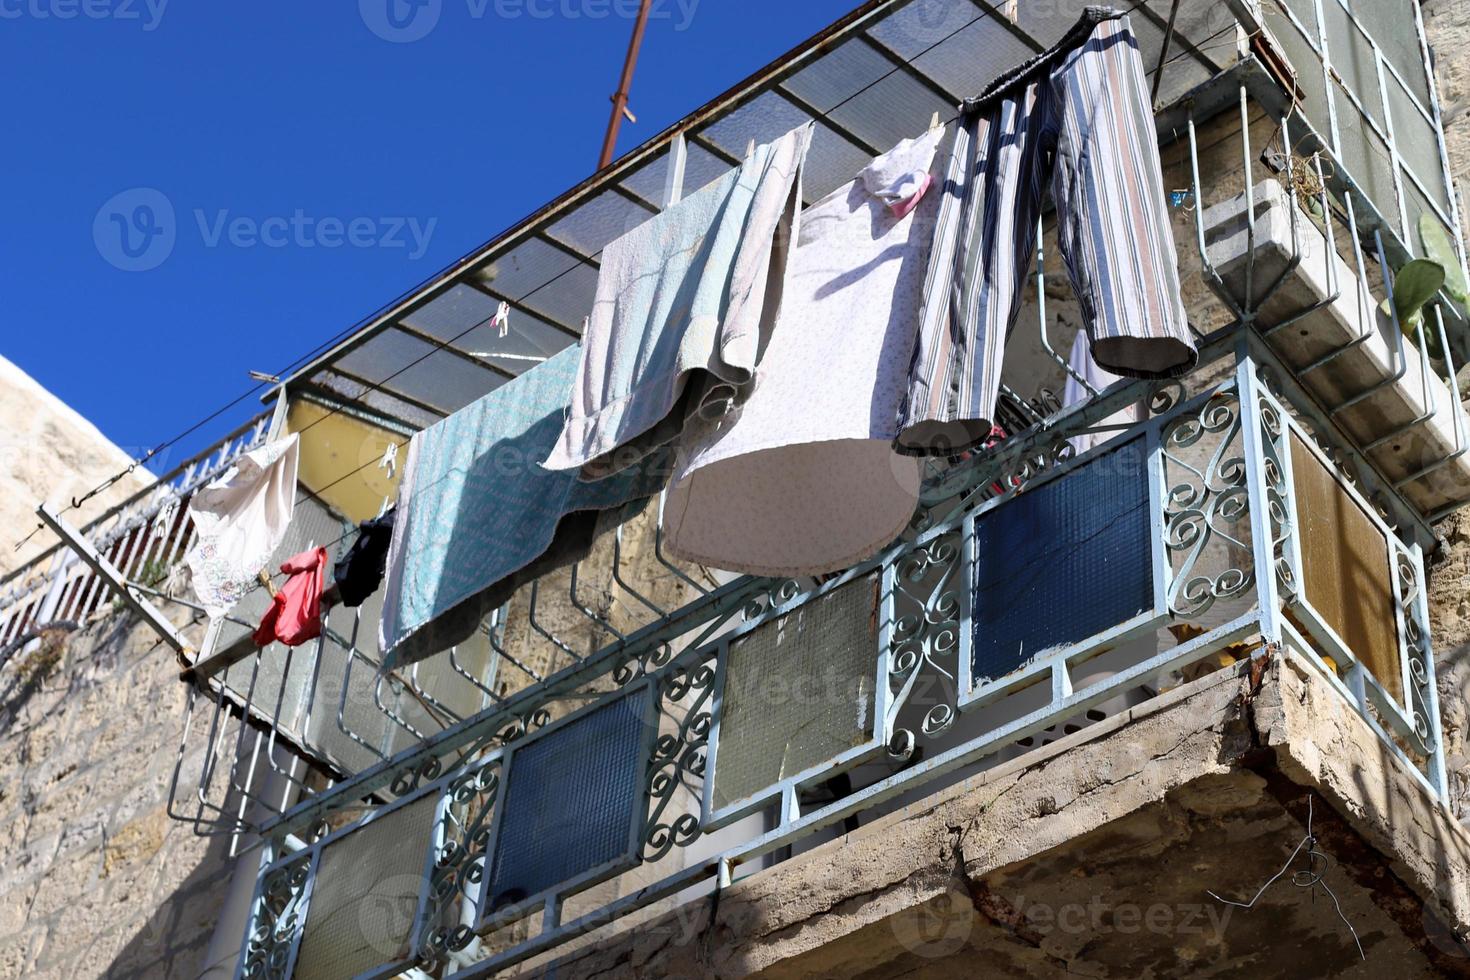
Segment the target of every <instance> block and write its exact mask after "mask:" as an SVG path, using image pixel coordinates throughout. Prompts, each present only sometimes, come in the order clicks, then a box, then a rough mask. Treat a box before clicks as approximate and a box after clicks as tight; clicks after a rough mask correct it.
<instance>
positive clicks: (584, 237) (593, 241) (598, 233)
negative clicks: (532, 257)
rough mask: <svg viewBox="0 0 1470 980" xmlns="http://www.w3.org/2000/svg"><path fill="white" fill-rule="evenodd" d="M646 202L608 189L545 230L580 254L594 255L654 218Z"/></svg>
mask: <svg viewBox="0 0 1470 980" xmlns="http://www.w3.org/2000/svg"><path fill="white" fill-rule="evenodd" d="M654 213H655V212H654V211H651V210H649V207H648V206H646V205H642V204H638V203H637V202H635V201H631V200H629V199H628V198H626V197H624V196H623V195H621V194H619V193H618V192H617V191H613V190H607V191H603V192H602V193H601V194H598V195H597V196H596V197H594V198H592V199H591V200H589V201H588V202H587V203H585V204H583V205H582V206H581V207H579V208H577V210H575V211H573V212H572V213H571V214H569V215H567V216H566V217H565V218H562V219H561V220H560V221H558V222H556V223H555V224H554V225H552V226H551V227H550V228H548V229H547V234H548V235H549V236H551V237H552V238H555V239H556V240H557V241H559V242H562V243H563V244H566V245H570V246H571V247H572V248H574V249H576V250H577V251H579V252H581V253H582V254H583V255H589V256H591V255H596V254H598V253H599V252H601V251H602V249H603V246H604V245H606V244H607V243H608V242H610V241H613V240H614V239H616V238H620V237H622V236H623V235H625V234H626V233H628V232H630V231H632V230H633V229H634V228H637V227H638V226H639V225H641V224H643V222H645V221H647V220H648V219H649V218H651V217H653V215H654Z"/></svg>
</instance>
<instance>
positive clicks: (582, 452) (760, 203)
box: [546, 123, 813, 480]
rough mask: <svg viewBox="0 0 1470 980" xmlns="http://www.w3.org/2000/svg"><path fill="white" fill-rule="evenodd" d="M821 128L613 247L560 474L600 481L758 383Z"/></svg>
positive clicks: (562, 443) (770, 151)
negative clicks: (809, 158)
mask: <svg viewBox="0 0 1470 980" xmlns="http://www.w3.org/2000/svg"><path fill="white" fill-rule="evenodd" d="M812 132H813V124H811V123H808V124H806V125H805V126H801V127H799V128H797V129H794V130H792V131H791V132H789V133H787V134H786V135H785V136H783V137H781V138H780V139H779V140H776V141H775V142H774V143H769V144H766V145H763V146H759V147H757V148H756V149H755V151H754V152H753V153H751V154H750V155H749V156H748V157H747V158H746V159H745V162H744V163H743V164H741V166H739V167H737V168H736V169H734V170H732V171H731V172H730V173H728V174H726V175H725V176H724V177H723V178H721V179H720V180H717V181H715V182H714V183H712V184H710V185H709V186H708V187H705V188H703V189H702V190H700V191H697V192H696V193H694V194H691V195H690V196H689V197H687V198H685V199H684V200H682V201H680V202H679V203H678V204H676V205H674V206H673V207H671V208H669V209H668V210H666V211H664V212H662V213H661V214H657V215H655V216H654V217H652V218H650V219H648V220H647V221H646V222H644V223H643V224H641V225H639V226H638V227H637V228H634V229H633V230H632V231H630V232H628V233H627V234H625V235H623V236H622V237H621V238H619V239H617V240H616V241H613V242H609V243H608V245H607V246H606V247H605V248H604V249H603V250H602V264H601V268H600V269H599V271H598V274H597V296H596V299H595V301H594V302H593V305H592V310H591V316H590V317H589V318H588V321H587V328H586V330H585V331H584V332H583V336H582V363H581V366H580V370H579V371H578V373H577V381H576V384H575V385H574V386H573V388H572V400H571V412H570V414H569V415H568V417H567V420H566V427H565V428H564V429H563V431H562V432H561V435H560V438H559V439H558V440H557V441H556V443H555V448H554V450H553V451H552V452H551V453H550V455H549V457H547V458H546V465H547V466H548V467H550V468H551V469H554V470H576V469H581V470H582V476H583V479H589V480H596V479H602V478H604V477H606V476H608V475H610V474H613V473H616V472H618V471H619V470H620V469H622V468H623V467H624V466H628V465H631V464H632V463H634V462H636V461H637V460H638V459H640V458H642V457H643V456H644V455H645V454H647V453H648V452H651V451H652V450H654V449H656V448H657V447H659V446H662V445H665V444H667V443H669V442H671V441H674V440H676V439H677V438H678V437H679V435H680V434H681V432H682V431H683V428H684V424H685V421H686V419H687V418H688V417H689V416H690V415H692V414H694V413H698V412H702V411H705V410H711V409H713V408H714V407H715V406H723V405H726V404H728V403H729V402H731V401H732V400H733V399H734V398H735V397H736V395H737V393H738V392H739V391H740V389H741V388H742V387H743V386H745V385H747V384H748V383H749V382H750V379H751V377H752V376H753V372H754V371H755V367H756V363H757V362H758V360H759V358H760V352H761V350H763V349H764V347H765V341H766V339H767V337H768V336H769V333H770V328H771V325H772V324H773V323H774V322H775V317H776V313H777V311H778V309H779V306H780V294H781V288H782V286H783V285H784V283H785V278H786V258H787V253H788V251H789V247H790V244H791V239H792V236H793V235H794V233H795V231H796V227H797V221H798V219H799V211H800V201H801V173H802V166H803V164H804V162H805V160H806V154H807V148H808V146H809V145H810V144H811V138H812Z"/></svg>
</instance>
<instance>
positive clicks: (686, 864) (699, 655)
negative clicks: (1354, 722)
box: [241, 336, 1444, 977]
mask: <svg viewBox="0 0 1470 980" xmlns="http://www.w3.org/2000/svg"><path fill="white" fill-rule="evenodd" d="M1237 339H1238V341H1239V343H1238V344H1227V345H1221V346H1217V347H1216V348H1215V349H1214V350H1213V351H1212V353H1213V354H1214V355H1215V360H1216V363H1217V364H1218V363H1219V362H1220V359H1221V358H1222V357H1223V358H1224V360H1225V363H1227V364H1233V367H1232V368H1231V369H1230V371H1229V373H1228V374H1227V375H1226V376H1225V377H1224V378H1223V380H1221V381H1219V382H1218V383H1216V384H1213V385H1211V386H1209V387H1207V388H1205V389H1203V390H1200V391H1198V392H1194V393H1190V392H1188V391H1187V390H1186V389H1185V388H1184V387H1183V386H1181V385H1178V384H1174V383H1170V384H1162V385H1159V384H1155V385H1152V386H1151V387H1150V388H1149V391H1148V393H1149V396H1150V404H1151V415H1150V417H1149V418H1148V419H1147V420H1146V421H1144V422H1141V423H1139V424H1138V425H1136V426H1134V427H1132V428H1129V429H1127V430H1125V431H1123V432H1120V433H1118V434H1116V435H1115V436H1114V437H1113V438H1112V439H1111V440H1110V441H1108V442H1106V443H1105V444H1103V445H1101V446H1098V447H1096V448H1093V449H1091V450H1089V451H1088V452H1086V453H1082V454H1076V453H1074V452H1071V451H1068V450H1067V449H1060V450H1057V449H1055V448H1054V447H1057V446H1068V445H1070V444H1068V443H1066V442H1062V441H1059V440H1066V439H1068V438H1071V437H1074V436H1075V435H1077V434H1078V433H1079V432H1081V431H1084V430H1086V429H1087V428H1089V427H1090V421H1091V419H1090V417H1095V416H1096V413H1098V412H1100V411H1106V410H1107V408H1108V406H1107V404H1106V402H1107V401H1108V400H1109V398H1113V399H1119V398H1122V399H1126V398H1128V396H1129V394H1130V393H1133V394H1136V393H1137V389H1138V388H1139V385H1140V383H1133V384H1125V385H1122V386H1120V389H1119V391H1117V392H1112V391H1110V392H1109V393H1107V395H1105V397H1104V398H1103V399H1101V400H1100V401H1099V402H1097V403H1093V404H1090V405H1088V406H1084V407H1081V408H1079V409H1076V410H1073V411H1072V412H1070V413H1064V415H1063V417H1062V418H1061V419H1059V420H1058V421H1057V423H1056V424H1055V426H1054V427H1052V428H1051V430H1050V432H1049V433H1048V434H1047V438H1045V439H1035V440H1032V441H1031V442H1030V443H1029V445H1025V446H1016V447H1013V452H1012V453H1011V454H1010V455H1009V458H1004V457H1002V456H1001V455H1000V454H997V456H996V457H992V458H988V459H984V460H982V461H979V462H976V463H971V464H967V465H966V466H965V467H963V468H962V470H963V472H954V473H950V474H947V475H948V476H949V477H950V483H949V484H948V485H947V486H945V485H943V484H939V483H936V484H934V486H935V488H936V494H938V495H939V496H940V499H933V498H931V501H930V503H929V505H928V507H927V508H926V509H925V511H924V514H923V516H922V517H921V518H920V519H918V520H917V521H916V524H915V527H914V530H913V533H912V534H911V535H908V536H907V537H906V540H904V541H902V542H899V543H897V544H895V545H894V546H893V547H892V548H891V549H889V550H888V551H887V552H886V553H885V554H883V555H882V556H880V557H878V558H876V559H874V560H872V561H870V562H866V563H864V564H863V565H860V566H858V567H856V568H854V569H852V570H850V571H848V572H845V573H843V574H841V575H838V576H835V577H833V578H831V579H830V580H828V581H824V582H821V583H817V582H795V581H786V582H774V581H756V580H752V579H741V580H737V581H735V582H731V583H728V584H726V585H723V586H721V587H719V588H718V589H713V590H709V591H707V592H704V591H702V593H701V595H700V596H699V598H697V599H696V600H694V601H693V602H691V603H689V604H688V605H686V606H685V607H684V608H683V609H681V610H678V611H676V612H673V613H671V614H667V615H663V616H660V617H659V618H658V619H657V620H655V621H652V622H649V623H648V624H646V625H645V626H643V627H642V628H639V629H637V630H634V631H632V632H629V633H627V634H626V635H624V636H623V637H622V638H621V639H619V640H617V641H615V642H613V643H611V644H609V645H607V646H605V647H604V648H603V649H602V650H600V651H598V652H597V653H596V654H593V655H592V656H589V657H586V658H584V659H582V660H580V661H578V662H577V663H576V664H574V665H572V666H569V667H566V668H564V669H562V670H561V671H559V672H558V673H556V674H555V675H553V676H551V677H548V678H546V679H545V680H543V681H541V682H540V683H538V684H537V685H535V686H534V687H531V688H528V689H526V690H524V691H522V692H520V693H519V694H516V695H513V696H511V697H509V698H507V699H505V700H504V702H503V703H501V704H499V705H497V706H495V707H492V708H490V709H488V710H486V711H485V712H483V713H481V714H479V715H477V716H475V717H472V718H467V719H466V720H464V721H462V722H460V723H458V724H456V725H454V726H452V727H450V728H448V729H445V730H444V731H442V732H440V733H438V734H437V735H435V736H433V737H430V738H426V739H423V740H422V741H420V742H419V743H418V744H416V745H415V746H414V747H413V748H412V749H410V750H409V751H407V752H404V753H401V754H400V755H398V756H397V757H396V758H394V759H392V760H389V761H387V762H384V763H381V764H379V765H377V766H374V767H372V768H370V769H368V770H367V771H365V772H364V773H362V774H360V775H359V776H358V777H356V779H354V780H352V781H351V782H350V783H347V784H344V785H341V786H339V787H336V788H335V789H334V790H329V791H327V792H325V793H323V794H320V795H317V796H315V797H312V798H310V799H307V800H304V801H303V802H300V803H298V804H296V805H295V806H294V807H291V808H289V809H287V810H286V811H285V813H284V814H283V815H282V816H280V817H279V818H277V819H275V820H274V822H273V823H272V824H271V825H270V826H268V827H267V828H266V829H265V836H266V840H267V847H266V852H267V857H266V860H265V863H264V865H263V870H262V873H261V877H260V884H259V890H258V894H257V896H256V901H255V911H254V921H253V925H252V928H251V933H250V938H249V940H248V941H247V943H246V945H245V948H244V950H243V952H242V957H241V970H242V972H243V974H244V975H246V976H288V975H290V973H291V971H292V969H293V968H295V967H296V966H298V965H300V964H302V963H306V962H308V961H309V962H312V963H317V962H327V961H330V962H333V963H335V964H337V966H338V968H339V969H345V967H343V966H342V964H348V965H350V966H351V967H352V968H353V970H352V975H366V976H379V975H381V976H386V975H391V974H395V973H398V972H401V971H404V970H407V969H410V968H422V969H426V970H430V971H435V972H436V973H437V974H438V975H455V976H466V977H467V976H487V975H491V974H492V973H494V972H495V971H496V970H499V969H502V968H505V967H507V966H509V965H511V964H513V963H516V962H519V961H521V960H524V959H526V958H528V957H531V956H534V955H537V954H539V953H542V952H545V951H547V950H549V949H551V948H553V947H554V946H556V945H557V944H559V943H561V942H563V941H565V940H566V939H568V938H570V937H572V936H575V935H578V934H581V933H584V932H587V931H590V930H592V929H596V928H599V927H601V926H602V925H604V924H606V923H608V922H609V921H611V920H613V919H615V918H617V917H619V916H621V915H624V914H630V913H632V912H634V911H636V910H639V909H642V908H646V907H649V906H654V905H657V904H658V903H664V905H667V904H669V903H672V902H675V901H679V900H681V898H682V899H685V900H687V898H688V897H690V896H691V895H695V894H699V893H700V890H701V889H703V890H706V891H707V890H710V889H715V888H719V887H722V885H723V884H724V883H728V881H730V880H731V879H732V877H736V876H740V875H743V874H746V873H750V872H751V871H754V870H758V869H759V868H761V867H762V866H764V865H765V864H767V863H769V862H770V861H772V860H776V859H777V858H779V857H781V856H783V855H786V854H790V853H792V852H793V851H798V852H799V851H800V850H802V849H804V848H806V847H809V846H811V845H812V844H813V843H814V842H819V841H820V840H822V839H826V838H829V837H831V836H832V835H834V834H837V833H841V832H844V830H845V829H849V828H850V826H851V822H852V821H854V820H859V819H860V820H864V821H866V820H868V819H871V818H872V817H874V816H876V815H879V814H881V813H883V812H885V811H886V810H888V809H891V808H893V807H894V806H897V805H899V804H900V803H901V802H902V801H904V800H906V799H909V798H912V797H913V796H915V795H920V796H922V795H926V794H928V793H931V792H933V791H935V790H936V789H937V788H939V787H941V786H943V785H945V784H946V783H948V782H951V781H953V780H955V779H957V778H962V777H964V776H967V775H970V774H973V773H974V772H976V771H979V770H981V769H984V768H987V767H989V766H992V765H996V764H998V763H1000V762H1003V761H1005V760H1006V759H1008V758H1011V757H1013V756H1014V755H1015V754H1017V753H1019V752H1021V751H1024V749H1025V747H1026V746H1028V745H1033V744H1035V743H1036V742H1037V741H1038V740H1041V741H1046V740H1050V739H1051V738H1055V737H1060V735H1061V734H1062V733H1063V732H1064V731H1068V730H1075V729H1076V728H1079V727H1085V726H1086V725H1088V724H1090V723H1091V722H1092V721H1094V720H1096V719H1097V718H1100V717H1105V716H1107V715H1109V714H1112V713H1115V712H1116V711H1119V710H1124V709H1126V708H1127V707H1128V706H1131V705H1134V704H1137V703H1139V702H1140V701H1142V700H1146V699H1147V698H1150V697H1152V696H1154V695H1156V694H1158V693H1159V692H1161V691H1163V690H1165V689H1167V688H1170V687H1174V686H1179V685H1182V684H1185V683H1188V682H1189V681H1190V680H1191V679H1194V678H1196V677H1198V676H1200V675H1201V674H1203V673H1207V672H1209V671H1212V670H1217V669H1221V668H1222V667H1226V666H1229V665H1230V663H1231V662H1232V661H1234V660H1237V659H1242V658H1246V657H1249V656H1252V655H1256V654H1258V653H1261V652H1262V651H1266V650H1279V649H1282V648H1290V649H1291V650H1292V651H1293V652H1295V653H1297V654H1299V655H1300V657H1301V658H1302V659H1303V661H1304V662H1306V663H1309V664H1311V665H1312V666H1313V667H1314V668H1315V669H1316V671H1317V672H1318V673H1319V674H1320V675H1321V677H1322V678H1324V679H1325V681H1326V682H1327V683H1329V684H1330V685H1331V686H1332V687H1334V688H1335V689H1337V690H1338V691H1340V692H1341V694H1342V695H1343V696H1344V697H1345V698H1347V699H1348V700H1349V701H1350V702H1351V703H1352V704H1354V705H1355V706H1356V707H1357V708H1358V710H1359V711H1360V712H1361V713H1362V714H1363V716H1364V718H1365V719H1366V720H1367V721H1368V723H1369V724H1370V725H1371V726H1373V728H1374V729H1375V730H1376V731H1377V732H1378V733H1379V734H1380V736H1381V738H1382V743H1383V746H1384V748H1385V751H1386V752H1387V753H1388V754H1390V755H1392V756H1394V757H1395V758H1397V759H1399V760H1400V761H1401V762H1403V763H1404V764H1405V765H1407V766H1408V767H1409V768H1410V769H1411V770H1412V771H1413V772H1415V773H1417V774H1418V775H1419V777H1420V779H1421V781H1422V784H1423V786H1424V789H1425V791H1426V792H1427V793H1430V794H1434V795H1437V794H1440V793H1442V792H1443V790H1444V772H1443V756H1442V748H1441V745H1440V741H1439V731H1438V724H1437V721H1436V718H1437V712H1436V706H1435V704H1434V697H1435V695H1434V690H1435V687H1434V663H1433V657H1432V653H1431V650H1430V647H1429V642H1428V627H1427V612H1426V607H1425V604H1424V595H1425V590H1424V567H1423V561H1422V554H1421V552H1420V550H1419V548H1418V546H1417V545H1416V544H1414V543H1412V542H1406V541H1405V540H1403V539H1402V538H1401V537H1400V535H1399V533H1398V532H1397V531H1395V530H1394V529H1393V528H1392V527H1390V526H1389V525H1388V524H1387V523H1386V522H1385V521H1384V520H1383V518H1382V516H1381V515H1380V514H1379V513H1378V512H1377V511H1376V509H1375V508H1373V507H1372V505H1371V504H1370V503H1369V502H1368V501H1367V499H1366V498H1364V497H1363V496H1362V495H1361V494H1360V493H1359V492H1358V490H1357V489H1355V488H1354V487H1353V486H1352V485H1351V483H1350V481H1348V480H1346V479H1345V478H1344V477H1343V475H1342V474H1341V473H1340V471H1339V470H1338V469H1337V467H1336V466H1335V465H1334V464H1333V463H1332V462H1331V456H1330V452H1331V451H1330V449H1329V448H1327V447H1326V446H1324V444H1323V442H1322V441H1321V436H1322V434H1321V433H1314V432H1312V431H1310V430H1309V429H1307V428H1306V427H1305V426H1304V423H1303V422H1301V421H1299V419H1298V418H1297V414H1296V413H1295V412H1294V411H1293V410H1292V409H1291V408H1290V407H1288V406H1289V405H1290V404H1291V403H1290V401H1289V398H1288V396H1289V394H1290V393H1291V392H1290V389H1289V388H1287V389H1283V390H1280V391H1278V390H1276V388H1277V377H1276V374H1275V369H1274V368H1273V367H1272V366H1271V365H1270V364H1269V362H1268V361H1267V360H1263V359H1262V357H1263V356H1264V357H1266V358H1269V355H1266V354H1265V353H1264V352H1263V351H1262V352H1260V355H1261V356H1258V354H1257V352H1253V351H1251V350H1250V349H1248V348H1249V347H1254V346H1258V345H1257V342H1256V341H1254V340H1247V339H1246V338H1245V337H1244V336H1241V337H1238V338H1237ZM941 486H944V487H945V488H944V489H943V490H940V489H938V488H939V487H941ZM1323 493H1328V494H1330V495H1331V499H1332V501H1333V502H1334V508H1335V509H1334V513H1335V516H1334V517H1333V518H1332V520H1334V521H1336V522H1337V524H1335V525H1334V526H1332V527H1324V526H1320V524H1319V525H1313V526H1312V529H1311V537H1310V538H1309V537H1307V536H1306V534H1305V531H1304V522H1306V521H1309V520H1319V518H1320V512H1319V510H1320V505H1321V503H1322V499H1321V495H1322V494H1323ZM1308 504H1310V505H1311V506H1313V507H1316V508H1319V510H1316V511H1313V512H1312V513H1311V514H1310V515H1309V514H1307V513H1304V507H1306V506H1308ZM1042 529H1046V531H1047V533H1046V534H1039V533H1038V532H1039V531H1041V530H1042ZM1329 538H1330V539H1331V540H1333V541H1340V542H1343V544H1342V547H1343V548H1345V549H1346V550H1345V551H1343V552H1342V554H1340V555H1321V554H1314V549H1315V548H1317V546H1318V542H1320V541H1322V540H1325V539H1329ZM1343 558H1348V559H1351V562H1349V563H1348V564H1353V565H1354V567H1355V569H1356V571H1355V572H1354V573H1353V576H1354V577H1353V578H1352V580H1351V581H1348V582H1344V581H1342V580H1341V576H1342V575H1343V574H1345V573H1344V571H1343V567H1344V564H1345V563H1344V562H1343V561H1342V560H1341V559H1343ZM1344 588H1352V589H1354V590H1356V591H1358V592H1362V591H1364V590H1367V591H1369V592H1372V593H1374V594H1376V595H1378V596H1380V597H1381V598H1382V599H1383V601H1385V602H1386V603H1387V604H1386V605H1385V607H1384V608H1385V609H1386V610H1387V616H1388V617H1389V624H1388V627H1387V630H1386V632H1383V633H1382V635H1383V636H1387V637H1388V640H1389V642H1391V644H1392V648H1391V650H1390V649H1384V648H1380V645H1379V639H1380V638H1381V637H1380V636H1378V635H1373V633H1372V630H1373V629H1374V626H1373V623H1374V622H1375V621H1372V620H1362V619H1361V618H1359V619H1354V617H1353V615H1352V610H1345V609H1344V608H1342V607H1341V606H1335V605H1333V604H1332V602H1331V600H1332V598H1333V596H1335V595H1340V594H1342V592H1341V590H1342V589H1344ZM1040 614H1044V615H1040ZM1365 629H1367V630H1368V632H1365ZM362 806H366V807H367V808H368V811H369V812H368V813H367V814H366V815H365V816H358V817H355V818H354V819H353V820H352V822H350V823H348V824H346V825H345V826H344V825H342V824H341V818H342V817H343V816H344V815H348V814H354V815H355V814H356V812H357V811H355V810H353V809H352V808H353V807H362ZM405 834H407V837H405ZM388 842H392V843H391V846H389V843H388ZM354 858H357V859H360V860H356V859H354ZM364 861H366V862H368V864H369V865H371V868H370V870H367V871H364V870H363V862H364ZM532 913H539V916H540V927H539V932H537V933H536V934H535V935H534V936H529V937H528V936H527V934H526V931H525V926H524V923H523V920H524V918H525V917H526V916H528V915H530V914H532ZM344 921H345V922H348V923H350V926H349V927H346V928H341V929H333V928H332V927H331V926H330V925H328V924H327V923H330V922H338V923H340V922H344ZM317 923H321V925H316V924H317ZM308 972H309V971H308Z"/></svg>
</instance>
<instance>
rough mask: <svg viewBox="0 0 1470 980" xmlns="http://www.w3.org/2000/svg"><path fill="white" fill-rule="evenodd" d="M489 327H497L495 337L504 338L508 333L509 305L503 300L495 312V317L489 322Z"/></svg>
mask: <svg viewBox="0 0 1470 980" xmlns="http://www.w3.org/2000/svg"><path fill="white" fill-rule="evenodd" d="M490 324H491V326H495V327H499V328H500V333H499V334H497V336H500V337H504V336H505V335H506V334H508V333H510V304H509V303H507V302H505V301H504V300H501V301H500V308H499V309H497V310H496V311H495V317H494V318H493V319H492V320H491V321H490Z"/></svg>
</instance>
